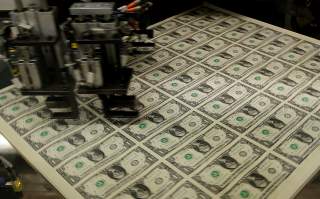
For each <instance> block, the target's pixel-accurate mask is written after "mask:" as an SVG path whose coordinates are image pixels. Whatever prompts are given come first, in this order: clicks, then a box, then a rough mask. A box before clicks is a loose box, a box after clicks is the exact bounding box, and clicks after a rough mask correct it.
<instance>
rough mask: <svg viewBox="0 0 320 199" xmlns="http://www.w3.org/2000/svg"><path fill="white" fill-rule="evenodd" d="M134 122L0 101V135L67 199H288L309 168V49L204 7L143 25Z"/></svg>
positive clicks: (316, 62) (315, 107)
mask: <svg viewBox="0 0 320 199" xmlns="http://www.w3.org/2000/svg"><path fill="white" fill-rule="evenodd" d="M152 28H153V29H154V30H155V38H154V39H153V41H154V42H155V43H156V49H155V50H154V51H153V52H151V53H149V54H145V55H139V56H137V57H133V58H132V59H131V60H130V64H129V66H130V67H132V68H133V69H134V70H135V75H134V78H133V80H132V82H131V85H130V88H129V94H132V95H136V96H138V102H137V109H138V110H139V111H140V116H139V117H138V118H135V119H105V118H104V117H103V111H102V108H101V102H100V101H99V100H98V98H97V97H95V96H90V95H85V96H79V98H78V100H79V103H80V110H81V111H80V112H81V115H80V117H81V119H80V120H52V119H50V111H49V110H48V109H47V108H46V107H45V106H44V100H45V99H44V97H26V96H21V95H20V94H19V91H18V90H17V89H15V88H14V87H8V88H6V89H4V90H2V91H1V92H0V118H1V119H0V131H1V133H2V134H3V135H4V136H5V137H6V138H7V139H8V140H9V141H10V142H11V144H12V145H13V146H14V147H15V148H16V149H17V150H18V151H19V152H20V153H21V154H22V155H23V156H24V158H25V159H26V160H27V161H28V162H29V163H30V164H31V165H32V166H33V167H34V168H35V169H37V170H38V171H39V172H40V173H41V174H42V175H43V176H44V177H45V178H46V179H47V180H48V181H49V182H50V183H52V184H53V185H54V186H55V187H56V189H57V190H58V191H59V192H61V194H62V195H63V196H64V197H66V198H69V199H81V198H86V199H102V198H114V199H133V198H139V199H140V198H141V199H144V198H166V199H167V198H172V199H180V198H181V199H182V198H183V199H187V198H188V199H210V198H224V199H229V198H230V199H237V198H240V199H241V198H248V199H252V198H254V199H258V198H270V199H275V198H279V199H286V198H293V197H294V196H295V195H296V194H297V193H298V192H299V190H301V189H302V188H303V186H304V185H305V184H306V183H307V182H308V181H310V179H311V178H312V176H314V175H315V174H316V173H317V171H318V169H319V167H320V155H319V154H320V147H319V145H320V75H319V73H320V48H319V46H320V42H319V41H318V40H315V39H311V38H308V37H305V36H303V35H299V34H295V33H292V32H289V31H287V30H284V29H281V28H277V27H274V26H271V25H268V24H266V23H263V22H259V21H256V20H253V19H250V18H247V17H244V16H241V15H238V14H234V13H231V12H228V11H224V10H221V9H219V8H216V7H213V6H211V5H203V6H201V7H198V8H195V9H193V10H189V11H187V12H184V13H182V14H180V15H177V16H174V17H171V18H169V19H167V20H164V21H162V22H160V23H158V24H155V25H154V26H152Z"/></svg>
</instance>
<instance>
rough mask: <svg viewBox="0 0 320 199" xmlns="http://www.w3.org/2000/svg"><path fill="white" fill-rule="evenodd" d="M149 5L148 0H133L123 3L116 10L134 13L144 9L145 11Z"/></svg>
mask: <svg viewBox="0 0 320 199" xmlns="http://www.w3.org/2000/svg"><path fill="white" fill-rule="evenodd" d="M151 6H152V3H151V2H150V1H146V0H134V1H133V2H131V3H129V4H128V5H123V6H121V7H119V8H118V11H119V12H123V13H136V12H139V11H142V12H144V11H147V10H148V9H149V8H150V7H151Z"/></svg>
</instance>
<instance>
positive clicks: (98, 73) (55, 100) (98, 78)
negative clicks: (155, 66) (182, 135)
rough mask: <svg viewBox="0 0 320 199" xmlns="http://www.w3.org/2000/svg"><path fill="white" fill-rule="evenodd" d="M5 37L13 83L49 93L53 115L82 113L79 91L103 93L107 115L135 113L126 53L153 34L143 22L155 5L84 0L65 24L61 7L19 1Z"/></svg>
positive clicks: (144, 44)
mask: <svg viewBox="0 0 320 199" xmlns="http://www.w3.org/2000/svg"><path fill="white" fill-rule="evenodd" d="M15 3H16V8H17V9H16V10H14V11H12V12H11V13H10V17H11V22H10V23H8V26H7V28H6V31H5V33H4V34H3V38H4V40H5V49H6V56H7V59H8V62H9V64H10V66H11V72H12V75H13V80H12V81H13V82H14V83H15V85H16V86H17V87H18V88H20V89H21V93H22V94H23V95H46V96H48V98H47V101H46V103H47V106H48V108H49V109H50V111H51V112H52V117H53V118H76V117H77V116H78V115H79V113H78V105H77V102H76V99H75V95H76V94H97V95H98V96H99V97H100V99H101V100H102V103H103V105H104V111H105V115H106V116H107V117H135V116H137V115H138V112H137V111H135V110H134V106H135V98H134V96H127V95H126V93H127V89H128V85H129V82H130V79H131V76H132V69H130V68H128V67H126V64H127V63H126V62H127V61H126V58H127V57H128V55H129V54H132V53H134V52H137V49H139V48H140V47H144V48H145V47H148V48H152V47H153V46H154V44H153V43H151V42H146V39H147V38H151V37H153V32H152V30H148V29H146V28H145V27H143V26H141V24H140V23H139V22H140V20H141V18H140V16H141V14H142V13H145V12H146V11H147V10H148V9H149V8H150V6H151V5H152V3H151V2H149V1H143V0H136V1H134V2H132V3H130V4H128V5H118V4H117V3H115V2H79V3H74V4H73V5H72V6H71V7H70V8H69V11H70V17H68V18H67V19H66V22H65V23H64V24H63V25H62V26H61V28H60V27H59V24H58V22H57V10H56V8H54V7H50V6H48V4H47V2H46V0H41V1H40V4H39V6H38V7H27V8H25V7H23V4H22V3H21V0H15Z"/></svg>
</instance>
